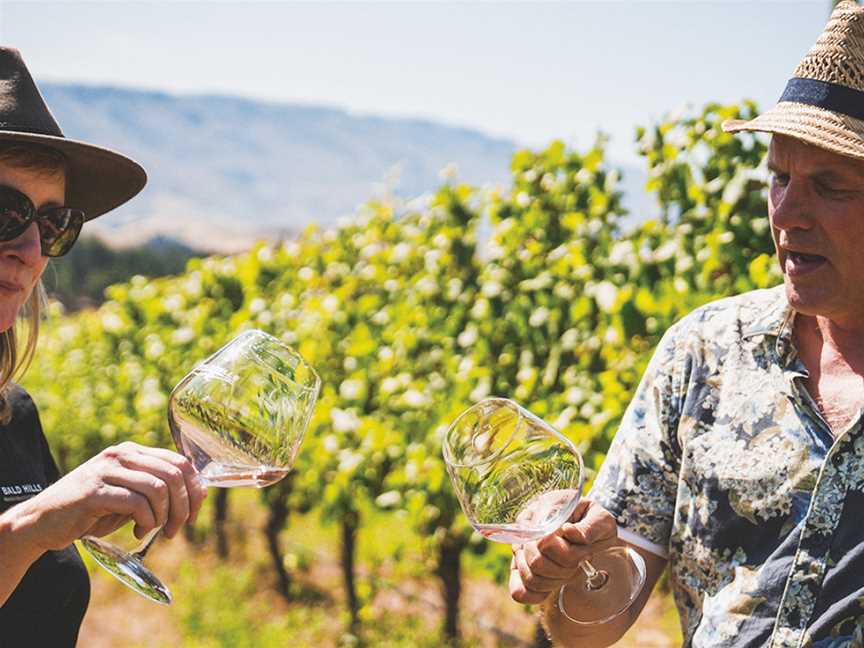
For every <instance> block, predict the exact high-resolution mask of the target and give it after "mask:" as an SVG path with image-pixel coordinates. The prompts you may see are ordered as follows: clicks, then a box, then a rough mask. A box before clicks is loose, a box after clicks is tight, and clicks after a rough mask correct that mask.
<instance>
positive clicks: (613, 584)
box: [558, 547, 645, 625]
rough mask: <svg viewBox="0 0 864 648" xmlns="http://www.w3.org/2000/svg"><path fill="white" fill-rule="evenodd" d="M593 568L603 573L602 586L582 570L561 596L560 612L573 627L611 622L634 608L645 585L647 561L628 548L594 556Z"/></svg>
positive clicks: (566, 586)
mask: <svg viewBox="0 0 864 648" xmlns="http://www.w3.org/2000/svg"><path fill="white" fill-rule="evenodd" d="M589 560H590V563H591V566H592V567H593V568H594V569H595V570H596V571H597V572H601V573H604V574H605V575H606V578H605V579H604V580H603V581H600V582H602V583H603V584H602V586H599V587H598V586H597V585H596V583H597V582H598V581H597V580H596V579H595V580H594V581H591V580H589V576H588V575H587V574H586V573H585V572H584V571H582V570H580V571H579V573H578V574H577V575H576V577H575V578H574V579H573V580H572V581H570V582H569V583H567V585H565V586H564V587H562V588H561V590H560V591H559V592H558V609H559V610H560V611H561V614H563V615H564V616H565V617H566V618H567V619H569V620H570V621H572V622H573V623H580V624H583V625H594V624H599V623H606V622H607V621H611V620H612V619H614V618H615V617H616V616H618V615H619V614H621V613H622V612H624V611H625V610H626V609H627V608H629V607H630V606H631V605H633V601H635V600H636V598H637V597H638V596H639V592H641V591H642V587H643V586H644V585H645V561H644V560H643V559H642V556H640V555H639V554H638V553H636V552H635V551H634V550H633V549H631V548H629V547H614V548H612V549H607V550H606V551H601V552H598V553H595V554H593V555H592V556H591V558H590V559H589Z"/></svg>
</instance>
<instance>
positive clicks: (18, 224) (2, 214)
mask: <svg viewBox="0 0 864 648" xmlns="http://www.w3.org/2000/svg"><path fill="white" fill-rule="evenodd" d="M34 221H35V223H36V226H37V227H38V228H39V241H40V243H41V244H42V256H47V257H59V256H63V255H64V254H66V253H67V252H68V251H69V250H70V249H71V248H72V244H73V243H75V241H76V240H77V239H78V234H80V233H81V226H82V225H84V212H83V211H81V210H80V209H70V208H69V207H46V208H44V209H40V210H39V211H37V210H36V206H35V205H34V204H33V201H32V200H30V198H29V197H27V195H26V194H23V193H21V192H20V191H18V190H17V189H13V188H12V187H4V186H0V241H11V240H13V239H16V238H18V237H19V236H21V235H22V234H23V233H24V232H25V231H27V228H28V227H30V223H33V222H34Z"/></svg>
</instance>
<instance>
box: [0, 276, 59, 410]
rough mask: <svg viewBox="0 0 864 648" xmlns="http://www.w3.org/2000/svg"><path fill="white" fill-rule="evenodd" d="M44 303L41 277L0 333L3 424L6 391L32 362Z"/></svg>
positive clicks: (0, 389) (0, 401)
mask: <svg viewBox="0 0 864 648" xmlns="http://www.w3.org/2000/svg"><path fill="white" fill-rule="evenodd" d="M46 303H47V296H46V294H45V288H44V287H43V286H42V280H41V279H40V280H39V281H37V282H36V286H35V287H34V288H33V292H32V293H31V294H30V297H29V298H28V299H27V301H26V302H25V304H24V308H23V309H22V311H21V314H20V315H19V317H18V319H17V321H16V322H15V324H13V325H12V326H10V327H9V328H8V329H6V330H5V331H3V332H2V333H0V423H2V424H4V425H5V424H6V423H8V422H9V421H10V419H11V418H12V408H11V406H10V405H9V401H8V400H7V398H6V394H7V393H8V390H9V387H10V386H11V385H12V383H13V381H14V380H16V379H19V378H20V377H21V376H23V375H24V373H25V372H26V371H27V368H28V367H29V366H30V363H31V362H32V361H33V356H34V355H35V354H36V341H37V340H38V338H39V320H40V319H41V317H42V312H43V311H44V309H45V304H46ZM22 334H23V335H22Z"/></svg>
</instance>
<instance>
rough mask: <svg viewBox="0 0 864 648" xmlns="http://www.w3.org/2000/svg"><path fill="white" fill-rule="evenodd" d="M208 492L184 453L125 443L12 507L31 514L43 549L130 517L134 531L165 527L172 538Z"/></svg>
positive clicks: (33, 530) (140, 532)
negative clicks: (133, 522) (133, 524)
mask: <svg viewBox="0 0 864 648" xmlns="http://www.w3.org/2000/svg"><path fill="white" fill-rule="evenodd" d="M206 494H207V489H206V487H205V486H204V485H203V484H202V483H201V481H200V480H199V479H198V477H197V475H196V472H195V469H194V468H193V466H192V464H191V463H190V462H189V460H188V459H186V458H185V457H183V456H182V455H179V454H177V453H176V452H172V451H170V450H165V449H162V448H149V447H146V446H141V445H138V444H137V443H131V442H125V443H121V444H119V445H117V446H112V447H110V448H107V449H105V450H103V451H102V452H100V453H99V454H98V455H96V456H95V457H93V458H92V459H90V460H88V461H86V462H85V463H83V464H81V465H80V466H79V467H78V468H76V469H75V470H73V471H71V472H70V473H69V474H68V475H66V476H65V477H63V478H62V479H60V480H59V481H57V482H55V483H54V484H52V485H51V486H49V487H48V488H46V489H45V490H44V491H42V492H41V493H39V494H38V495H36V496H35V497H33V498H31V499H29V500H27V501H25V502H22V503H21V504H19V505H18V506H16V507H14V508H13V509H10V511H9V513H12V512H13V511H14V512H15V513H16V514H17V515H21V516H26V517H27V519H28V520H29V522H30V524H28V525H27V526H28V529H29V533H28V537H29V538H30V539H31V541H32V542H33V543H34V544H35V545H36V546H37V547H38V548H39V549H40V550H42V551H47V550H51V549H61V548H63V547H66V546H68V545H70V544H71V543H72V542H73V541H74V540H77V539H78V538H80V537H81V536H84V535H96V536H100V535H105V534H107V533H110V532H111V531H114V530H115V529H117V528H119V527H120V526H122V525H123V524H125V523H126V522H127V521H128V520H130V519H132V520H134V521H135V530H134V531H135V535H136V536H137V537H138V538H142V537H143V536H144V535H145V534H146V533H147V532H148V531H150V530H152V529H154V528H156V527H158V526H163V525H164V533H165V535H166V536H167V537H169V538H170V537H173V536H174V535H175V534H176V533H177V531H178V530H179V529H180V527H181V526H182V525H183V524H184V523H185V522H187V521H194V519H195V517H196V516H197V515H198V511H199V509H200V508H201V503H202V501H203V500H204V497H205V496H206Z"/></svg>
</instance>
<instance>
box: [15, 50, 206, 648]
mask: <svg viewBox="0 0 864 648" xmlns="http://www.w3.org/2000/svg"><path fill="white" fill-rule="evenodd" d="M145 182H146V175H145V174H144V171H143V169H141V167H140V166H138V164H136V163H135V162H133V161H132V160H130V159H128V158H126V157H124V156H122V155H119V154H117V153H114V152H111V151H108V150H106V149H102V148H99V147H96V146H92V145H89V144H85V143H81V142H74V141H71V140H67V139H65V138H64V137H63V134H62V132H61V131H60V128H59V127H58V126H57V123H56V122H55V121H54V119H53V117H52V116H51V113H50V112H49V111H48V108H47V106H45V103H44V101H43V100H42V97H41V95H40V94H39V91H38V89H37V88H36V85H35V83H34V82H33V79H32V78H31V76H30V74H29V72H28V71H27V68H26V66H25V65H24V62H23V61H22V59H21V57H20V55H19V53H18V52H17V51H16V50H13V49H7V48H0V645H2V646H7V645H9V646H18V645H28V646H52V647H62V646H74V645H75V642H76V639H77V635H78V629H79V627H80V625H81V621H82V619H83V617H84V613H85V611H86V609H87V603H88V600H89V594H90V586H89V580H88V577H87V572H86V570H85V569H84V565H83V563H82V561H81V558H80V556H79V555H78V553H77V551H76V550H75V548H74V546H72V542H73V541H74V540H76V539H77V538H80V537H81V536H83V535H87V534H90V535H97V536H99V535H105V534H107V533H110V532H111V531H113V530H115V529H116V528H118V527H119V526H121V525H122V524H124V523H125V522H126V521H127V520H129V519H132V520H134V522H135V534H136V536H138V537H139V538H140V537H142V536H143V535H144V534H146V533H147V532H148V531H149V530H151V529H153V528H155V527H157V526H159V525H162V524H164V525H165V529H164V532H165V535H166V536H168V537H169V538H170V537H172V536H174V534H176V533H177V531H178V530H179V529H180V527H181V526H182V524H184V523H185V522H187V521H190V520H194V518H195V516H196V515H197V513H198V510H199V508H200V506H201V502H202V500H203V498H204V496H205V494H206V490H205V488H204V487H203V486H202V485H201V484H200V482H199V481H198V480H197V479H196V477H195V471H194V469H193V468H192V466H191V464H190V463H189V462H188V461H187V460H186V459H185V458H184V457H183V456H181V455H179V454H177V453H174V452H171V451H169V450H164V449H159V448H147V447H144V446H139V445H137V444H133V443H122V444H120V445H119V446H115V447H112V448H108V449H106V450H104V451H103V452H101V453H100V454H98V455H97V456H95V457H93V458H92V459H90V460H89V461H87V462H85V463H84V464H82V465H81V466H79V467H78V468H76V469H75V470H73V471H71V472H70V473H69V474H67V475H66V476H65V477H62V478H60V475H59V473H58V470H57V467H56V465H55V463H54V461H53V459H52V458H51V454H50V452H49V449H48V445H47V442H46V440H45V436H44V435H43V433H42V429H41V427H40V424H39V417H38V414H37V411H36V407H35V405H34V403H33V401H32V400H31V399H30V397H29V396H28V395H27V393H26V392H25V391H24V390H23V389H22V388H21V387H19V386H18V385H16V384H15V383H14V382H12V380H13V378H15V377H17V376H19V375H20V373H21V372H22V371H23V370H24V369H25V368H26V366H27V364H28V363H29V361H30V359H31V358H32V356H33V351H34V346H35V343H36V334H37V330H38V321H39V312H40V301H41V300H42V299H44V297H43V292H42V287H41V284H40V277H41V276H42V273H43V272H44V270H45V266H46V264H47V262H48V258H49V257H52V256H60V255H62V254H65V253H66V252H68V250H69V248H70V247H71V246H72V244H73V243H74V242H75V240H76V239H77V237H78V233H79V232H80V230H81V226H82V224H83V222H84V221H85V220H88V219H90V218H94V217H96V216H99V215H101V214H104V213H105V212H107V211H109V210H110V209H113V208H114V207H116V206H118V205H120V204H122V203H123V202H126V201H127V200H129V199H130V198H132V197H133V196H134V195H135V194H137V193H138V192H139V191H140V190H141V189H142V188H143V186H144V183H145ZM22 319H23V320H26V321H28V322H29V326H25V327H22V328H26V329H27V330H26V331H16V328H15V324H16V321H19V324H20V320H22ZM21 333H26V335H24V336H22V335H20V334H21Z"/></svg>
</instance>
